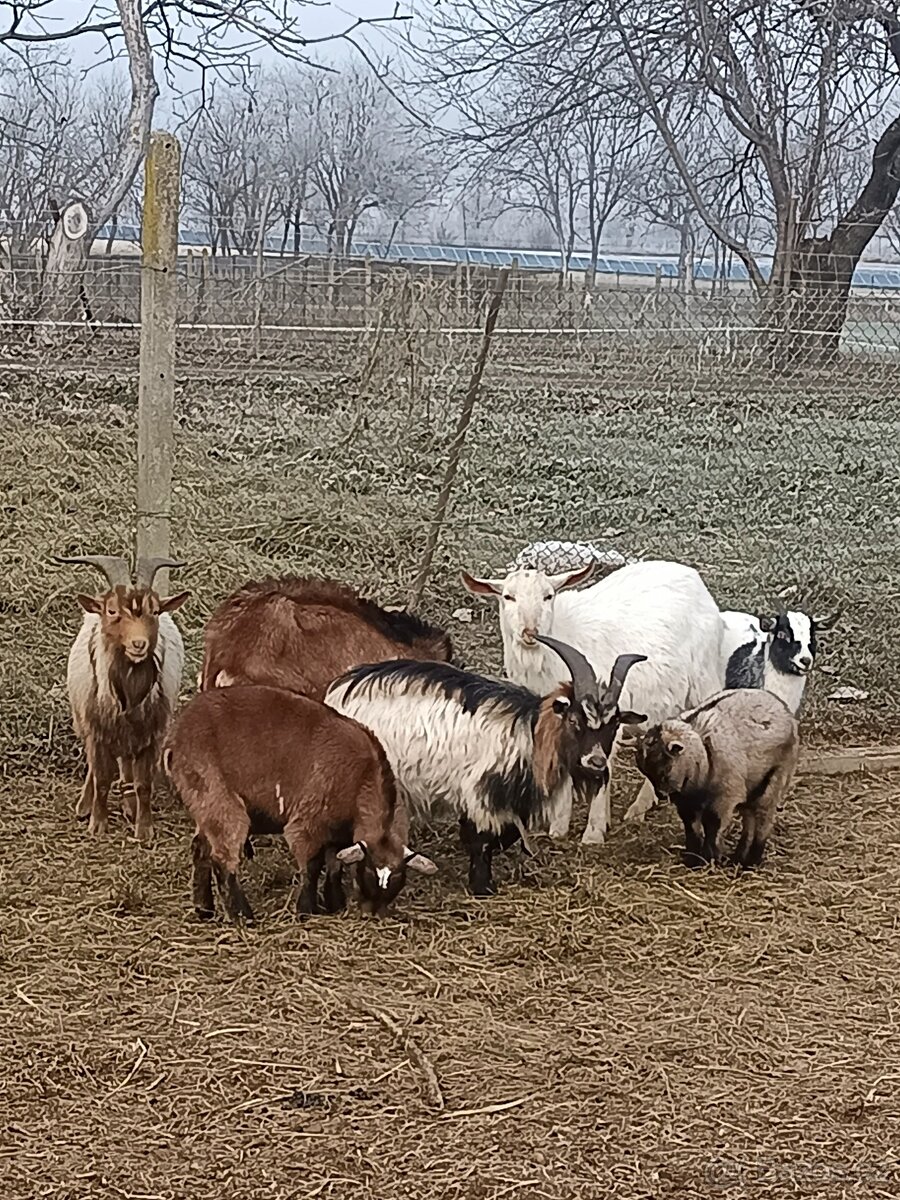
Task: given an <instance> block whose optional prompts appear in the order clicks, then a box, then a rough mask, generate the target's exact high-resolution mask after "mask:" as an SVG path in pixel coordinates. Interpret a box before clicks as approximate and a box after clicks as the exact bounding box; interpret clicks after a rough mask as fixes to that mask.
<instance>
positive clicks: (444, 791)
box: [325, 635, 645, 896]
mask: <svg viewBox="0 0 900 1200" xmlns="http://www.w3.org/2000/svg"><path fill="white" fill-rule="evenodd" d="M538 636H540V635H538ZM541 641H542V642H543V644H544V645H545V646H547V647H548V648H549V649H550V650H552V651H553V652H555V653H556V654H557V655H559V657H560V660H561V661H562V662H563V663H564V664H565V666H567V667H568V668H569V672H570V674H571V677H572V678H571V682H569V683H565V684H561V685H560V686H558V687H555V688H554V689H552V690H551V691H550V692H549V693H548V694H547V695H544V696H539V695H536V694H535V693H534V692H531V691H529V690H528V689H527V688H523V687H520V686H519V685H518V684H515V683H509V682H504V681H500V680H495V679H489V678H487V677H485V676H483V675H476V674H474V673H472V672H470V671H463V670H461V669H459V668H458V667H454V666H450V665H447V664H438V663H422V662H411V661H406V662H386V663H374V664H370V665H366V666H361V667H356V668H355V669H354V670H352V671H348V672H347V674H346V675H344V676H343V677H342V678H341V679H338V680H337V681H336V682H335V683H333V684H332V685H331V687H330V688H329V689H328V692H327V693H326V696H325V703H326V704H329V705H331V706H332V707H333V708H336V709H337V710H338V711H339V712H342V713H344V714H346V715H347V716H350V717H353V718H354V719H356V720H358V721H359V722H360V723H361V724H363V725H365V726H366V727H367V728H369V729H371V730H372V731H373V732H374V734H375V735H376V737H377V738H378V739H379V741H380V742H381V744H382V745H383V746H384V749H385V752H386V754H387V756H388V760H389V761H390V763H391V766H392V767H393V770H394V774H395V775H396V777H397V785H398V787H399V789H400V794H401V796H402V797H403V799H404V801H405V802H406V804H407V805H408V806H409V808H410V810H411V812H413V813H414V814H416V815H418V816H425V817H431V816H434V815H436V814H439V813H440V812H441V811H442V810H447V811H449V812H450V813H451V814H453V815H454V816H456V817H458V818H459V822H460V837H461V841H462V844H463V847H464V849H465V850H466V851H467V852H468V855H469V889H470V891H471V892H472V893H473V894H474V895H476V896H489V895H492V894H493V893H494V891H495V888H494V883H493V878H492V873H491V867H492V856H493V853H494V851H495V850H496V849H498V848H502V849H506V848H508V846H509V845H511V844H512V843H513V842H514V840H515V839H516V836H517V835H519V834H521V835H522V837H523V841H524V843H525V847H526V849H528V845H527V839H526V838H525V836H524V835H525V829H526V827H527V826H528V825H529V824H534V823H535V822H540V821H548V822H549V824H550V832H551V834H553V835H556V834H558V831H559V829H560V828H562V829H563V831H565V830H566V829H568V824H569V819H570V815H571V809H572V800H573V795H574V794H575V793H576V792H578V793H580V794H585V793H588V792H590V791H591V790H592V789H596V787H598V786H602V785H603V783H604V782H605V781H606V780H607V779H608V772H609V755H610V753H611V751H612V746H613V742H614V741H615V736H616V732H617V730H618V727H619V724H620V723H621V722H631V723H634V724H638V723H640V722H642V721H643V720H645V717H644V716H643V715H641V714H637V713H633V712H621V711H620V710H619V696H620V694H621V691H622V686H623V684H624V682H625V679H626V676H627V674H628V672H629V670H630V669H631V667H633V666H634V665H635V664H636V663H641V662H644V661H645V660H644V657H643V655H630V654H623V655H620V656H619V657H618V658H617V659H616V661H615V663H614V664H613V667H612V670H611V673H610V677H609V683H608V684H607V686H606V687H605V689H604V690H603V692H602V694H601V693H600V689H599V687H598V684H597V679H596V676H595V675H594V672H593V670H592V668H591V666H590V664H589V663H588V661H587V659H586V658H585V657H584V656H583V655H581V654H579V652H578V651H577V650H574V649H573V648H572V647H571V646H567V645H564V644H563V643H562V642H559V641H556V640H555V639H553V638H550V637H542V638H541Z"/></svg>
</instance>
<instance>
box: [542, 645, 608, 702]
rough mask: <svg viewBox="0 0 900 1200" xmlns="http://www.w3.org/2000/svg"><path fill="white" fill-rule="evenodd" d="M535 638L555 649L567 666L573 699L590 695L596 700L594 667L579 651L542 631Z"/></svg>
mask: <svg viewBox="0 0 900 1200" xmlns="http://www.w3.org/2000/svg"><path fill="white" fill-rule="evenodd" d="M537 640H538V641H539V642H541V643H543V645H545V646H549V647H550V649H551V650H554V651H556V653H557V654H558V655H559V657H560V658H561V659H562V660H563V662H564V663H565V664H566V666H567V667H568V668H569V674H570V675H571V676H572V688H573V691H574V692H575V699H576V700H584V699H585V697H587V696H590V697H591V698H592V699H594V700H596V699H597V693H598V690H599V689H598V687H597V676H596V675H595V674H594V668H593V667H592V666H591V664H590V663H589V662H588V660H587V659H586V658H585V657H584V655H583V654H582V653H581V651H580V650H576V649H575V647H574V646H570V645H568V644H567V643H566V642H558V641H557V640H556V638H552V637H545V636H544V634H542V633H539V634H538V635H537Z"/></svg>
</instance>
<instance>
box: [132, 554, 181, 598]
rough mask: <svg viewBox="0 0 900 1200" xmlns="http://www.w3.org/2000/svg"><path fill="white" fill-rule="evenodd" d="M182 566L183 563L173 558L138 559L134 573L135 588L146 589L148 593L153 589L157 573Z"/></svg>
mask: <svg viewBox="0 0 900 1200" xmlns="http://www.w3.org/2000/svg"><path fill="white" fill-rule="evenodd" d="M184 565H185V564H184V563H183V562H178V561H177V560H176V559H174V558H139V559H138V560H137V567H136V569H135V572H134V583H135V587H139V588H147V590H148V591H149V590H150V588H152V587H153V580H154V579H155V578H156V572H157V571H162V570H163V569H164V568H166V567H183V566H184Z"/></svg>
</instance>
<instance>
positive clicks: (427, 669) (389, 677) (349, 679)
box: [331, 659, 541, 727]
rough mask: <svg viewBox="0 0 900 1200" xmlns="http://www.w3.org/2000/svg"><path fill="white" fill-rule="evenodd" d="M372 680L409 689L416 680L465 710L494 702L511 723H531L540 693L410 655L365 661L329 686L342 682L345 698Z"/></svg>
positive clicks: (422, 691) (424, 688)
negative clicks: (416, 659)
mask: <svg viewBox="0 0 900 1200" xmlns="http://www.w3.org/2000/svg"><path fill="white" fill-rule="evenodd" d="M376 682H384V683H388V684H393V683H405V684H406V685H407V687H406V690H407V691H412V690H413V689H414V688H415V685H417V684H418V685H420V689H419V694H421V695H425V694H426V693H427V692H430V691H435V690H436V691H438V692H440V693H441V694H442V695H443V696H444V697H446V699H447V700H454V701H456V702H457V703H458V704H459V705H460V706H461V707H462V710H463V712H466V713H475V712H477V711H478V710H479V709H480V708H483V707H485V706H486V705H494V706H495V707H496V708H497V709H498V710H500V711H502V712H503V713H504V714H505V715H507V716H509V717H511V718H512V719H513V724H514V725H515V724H516V723H517V722H519V721H521V722H523V723H526V722H527V723H528V724H530V725H531V726H532V727H533V726H534V724H535V722H536V721H537V719H538V715H539V713H540V707H541V697H540V696H537V695H535V693H534V692H530V691H529V690H528V689H527V688H523V687H520V686H519V685H518V684H516V683H507V682H502V681H500V680H497V679H488V678H487V677H486V676H484V675H475V674H474V673H473V672H471V671H463V670H461V669H460V668H459V667H455V666H453V665H451V664H450V663H435V662H419V661H415V660H411V659H395V660H393V661H388V662H381V663H366V664H364V665H363V666H361V667H354V668H353V669H352V670H350V671H348V672H347V673H346V674H345V675H342V676H341V677H340V679H337V680H335V682H334V683H333V684H332V685H331V686H332V688H338V687H342V686H344V685H346V688H347V690H346V693H345V696H346V698H347V699H349V698H350V696H352V695H353V693H354V692H356V691H357V690H359V689H361V688H362V687H364V686H365V685H366V684H371V683H376Z"/></svg>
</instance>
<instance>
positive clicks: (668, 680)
mask: <svg viewBox="0 0 900 1200" xmlns="http://www.w3.org/2000/svg"><path fill="white" fill-rule="evenodd" d="M592 569H593V568H592V566H590V565H589V566H587V567H583V568H581V569H579V570H577V571H568V572H565V573H563V574H560V575H545V574H544V572H543V571H538V570H530V569H527V568H519V569H518V570H516V571H511V572H510V573H509V574H508V575H507V576H506V578H505V579H478V578H475V577H474V576H472V575H470V574H469V573H468V572H466V571H464V572H463V573H462V580H463V583H464V585H465V586H466V588H467V589H468V590H469V591H470V592H473V593H474V594H476V595H482V596H491V597H496V598H497V599H498V600H499V605H500V629H501V632H502V635H503V663H504V668H505V671H506V674H507V676H508V677H509V678H510V679H511V680H513V681H514V682H516V683H519V684H521V685H522V686H523V687H527V688H530V689H531V690H532V691H536V692H539V693H541V694H542V695H545V694H547V693H548V692H550V691H551V690H552V689H553V688H554V687H555V686H556V685H557V683H558V682H559V674H560V671H559V666H558V663H557V661H556V658H555V656H554V655H552V654H548V653H547V651H546V650H545V649H544V648H543V647H542V646H541V645H540V638H539V637H538V636H537V635H538V634H539V633H546V634H552V636H553V637H554V638H558V639H560V640H561V641H564V642H566V643H567V644H569V645H571V646H575V647H577V649H579V650H580V651H581V652H582V654H584V655H585V656H586V657H587V659H588V661H589V662H590V664H591V666H592V668H593V669H594V671H595V673H596V674H597V675H598V676H599V677H601V678H602V677H606V676H607V675H608V674H609V671H610V669H611V667H612V664H613V662H614V661H615V659H616V657H617V656H618V655H619V654H621V653H623V652H624V651H626V650H628V651H634V652H640V653H642V654H643V655H644V656H645V657H646V659H647V660H648V661H646V662H645V664H644V665H642V666H640V667H639V668H638V669H637V670H636V671H635V672H634V674H633V675H631V676H630V677H629V686H628V690H627V692H626V694H625V703H626V704H627V706H628V707H629V708H633V709H638V710H640V711H641V712H645V713H647V714H648V717H647V719H648V720H649V721H650V722H651V723H655V722H658V721H661V720H664V719H665V718H666V717H670V716H672V715H673V714H675V713H678V712H680V711H681V710H682V709H683V708H686V707H688V706H690V705H693V704H699V703H700V702H701V701H702V700H705V699H706V698H707V696H710V695H712V694H713V693H714V692H715V691H717V690H718V689H719V688H720V687H721V643H722V632H723V627H722V620H721V617H720V615H719V608H718V606H717V604H716V602H715V601H714V600H713V598H712V596H711V595H710V594H709V591H708V590H707V588H706V585H705V584H704V583H703V580H702V579H701V578H700V576H699V574H698V573H697V571H696V570H694V569H693V568H692V567H686V566H683V565H682V564H680V563H673V562H658V561H648V562H638V563H631V564H629V565H627V566H624V567H621V568H619V569H618V570H616V571H614V572H613V573H612V574H611V575H608V576H607V577H606V578H605V579H601V580H600V582H599V583H595V584H593V585H592V586H591V587H588V588H585V589H584V590H583V591H580V592H573V591H568V590H567V589H571V588H574V587H576V586H577V585H578V584H580V583H583V582H585V581H586V579H587V578H588V576H589V575H590V573H591V571H592ZM625 724H627V723H625ZM615 750H616V747H614V748H613V754H612V755H611V756H610V767H612V761H613V759H614V757H615ZM653 803H654V796H653V789H652V788H651V787H650V786H649V784H645V785H644V786H643V787H642V788H641V791H640V793H639V794H638V797H637V799H636V800H635V802H634V803H633V804H632V805H631V807H630V808H629V809H628V812H627V813H626V814H625V819H626V820H633V819H636V818H639V817H642V816H643V814H644V813H645V812H646V811H647V810H648V809H649V808H651V807H652V805H653ZM609 809H610V785H609V783H608V784H607V785H606V786H605V787H603V788H601V789H600V790H599V791H598V793H597V795H596V796H595V798H594V800H593V802H592V803H591V808H590V815H589V817H588V822H587V826H586V828H585V830H584V834H583V836H582V841H583V842H586V843H600V842H602V841H603V840H604V838H605V836H606V832H607V829H608V826H609Z"/></svg>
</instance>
